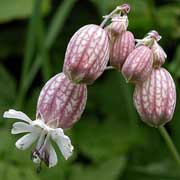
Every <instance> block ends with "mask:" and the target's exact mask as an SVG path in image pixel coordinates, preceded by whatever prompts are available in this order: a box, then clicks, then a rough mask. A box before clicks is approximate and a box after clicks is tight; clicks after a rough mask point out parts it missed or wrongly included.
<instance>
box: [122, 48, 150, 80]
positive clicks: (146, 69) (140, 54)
mask: <svg viewBox="0 0 180 180" xmlns="http://www.w3.org/2000/svg"><path fill="white" fill-rule="evenodd" d="M152 65H153V56H152V52H151V49H150V48H149V47H147V46H144V45H141V46H139V47H137V48H135V49H134V50H133V51H132V52H131V53H130V54H129V55H128V57H127V59H126V61H125V63H124V65H123V67H122V74H123V76H124V78H125V79H126V81H127V82H132V83H137V82H143V81H144V80H146V79H147V77H148V76H149V74H150V73H151V71H152Z"/></svg>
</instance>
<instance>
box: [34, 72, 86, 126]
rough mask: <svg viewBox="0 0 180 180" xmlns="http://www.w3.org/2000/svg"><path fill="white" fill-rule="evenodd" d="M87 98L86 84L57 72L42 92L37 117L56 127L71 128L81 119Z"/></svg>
mask: <svg viewBox="0 0 180 180" xmlns="http://www.w3.org/2000/svg"><path fill="white" fill-rule="evenodd" d="M86 100H87V88H86V85H83V84H82V85H79V84H78V85H76V84H73V83H72V82H71V81H70V80H69V79H68V78H67V77H66V76H65V75H64V74H63V73H60V74H57V75H56V76H54V77H53V78H51V79H50V80H49V81H48V82H47V83H46V84H45V86H44V87H43V89H42V91H41V93H40V96H39V99H38V103H37V113H36V119H43V120H44V122H45V124H47V125H49V126H52V127H55V128H57V127H60V128H63V129H64V128H69V127H71V126H72V125H73V124H74V123H75V122H76V121H77V120H79V118H80V116H81V114H82V113H83V111H84V108H85V105H86Z"/></svg>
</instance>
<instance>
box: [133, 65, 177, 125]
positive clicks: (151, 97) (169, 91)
mask: <svg viewBox="0 0 180 180" xmlns="http://www.w3.org/2000/svg"><path fill="white" fill-rule="evenodd" d="M134 105H135V107H136V109H137V111H138V113H139V115H140V117H141V119H142V120H143V121H144V122H145V123H147V124H148V125H150V126H154V127H158V126H161V125H164V124H165V123H167V122H169V121H170V120H171V119H172V117H173V114H174V109H175V106H176V87H175V83H174V81H173V79H172V77H171V75H170V73H169V72H168V71H167V70H166V69H164V68H155V69H153V71H152V73H151V74H150V76H149V77H148V79H147V80H146V81H144V82H143V83H140V84H137V85H136V87H135V91H134Z"/></svg>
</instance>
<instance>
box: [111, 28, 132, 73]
mask: <svg viewBox="0 0 180 180" xmlns="http://www.w3.org/2000/svg"><path fill="white" fill-rule="evenodd" d="M134 48H135V40H134V36H133V34H132V33H131V32H130V31H125V32H123V33H122V34H121V35H119V36H118V37H117V39H116V40H115V41H114V43H113V45H112V48H111V51H110V64H111V66H113V67H115V68H117V69H118V70H119V71H121V68H122V66H123V64H124V62H125V60H126V58H127V56H128V55H129V54H130V53H131V52H132V51H133V50H134Z"/></svg>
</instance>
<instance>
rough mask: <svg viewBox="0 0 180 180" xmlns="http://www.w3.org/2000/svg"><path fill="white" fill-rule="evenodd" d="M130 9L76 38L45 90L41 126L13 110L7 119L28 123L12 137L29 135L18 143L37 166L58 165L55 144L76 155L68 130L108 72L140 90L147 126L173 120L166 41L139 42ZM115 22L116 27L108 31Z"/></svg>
mask: <svg viewBox="0 0 180 180" xmlns="http://www.w3.org/2000/svg"><path fill="white" fill-rule="evenodd" d="M129 11H130V6H129V5H127V4H124V5H122V6H118V7H117V8H116V9H115V10H114V11H112V12H111V13H110V14H109V15H107V16H104V18H105V19H104V21H103V22H102V23H101V25H100V26H98V25H94V24H91V25H86V26H84V27H82V28H80V29H79V30H78V31H77V32H76V33H75V34H74V35H73V37H72V38H71V40H70V42H69V44H68V47H67V50H66V54H65V60H64V66H63V72H62V73H59V74H57V75H55V76H54V77H52V78H51V79H50V80H49V81H48V82H47V83H46V84H45V86H44V87H43V88H42V90H41V92H40V95H39V99H38V103H37V112H36V120H34V121H32V120H31V119H30V118H29V117H28V116H27V115H26V114H24V113H23V112H20V111H16V110H13V109H10V110H9V111H6V112H5V113H4V117H5V118H16V119H20V120H23V121H24V122H16V123H14V124H13V127H12V130H11V133H12V134H19V133H28V134H26V135H24V136H23V137H22V138H20V139H19V140H18V141H17V142H16V147H17V148H18V149H20V150H25V149H27V148H29V147H30V146H31V145H32V144H33V143H34V142H35V141H37V144H36V147H35V149H34V150H33V152H32V160H33V162H34V163H37V164H41V163H42V162H44V163H45V164H46V165H47V166H48V167H53V166H55V165H56V164H57V161H58V160H57V155H56V152H55V150H54V148H53V146H52V141H54V142H55V143H56V144H57V145H58V147H59V149H60V151H61V152H62V154H63V156H64V157H65V159H68V158H69V157H70V156H71V155H72V152H73V146H72V145H71V141H70V139H69V137H68V136H66V135H65V134H64V130H67V129H69V128H70V127H72V125H73V124H74V123H75V122H76V121H77V120H79V119H80V117H81V115H82V113H83V111H84V109H85V105H86V100H87V85H90V84H92V83H93V82H94V81H95V80H96V79H97V78H98V77H99V76H100V75H101V74H102V73H103V71H104V70H105V69H106V68H109V67H107V64H108V61H109V59H110V64H111V66H110V67H113V68H115V69H117V70H118V71H121V72H122V74H123V76H124V77H125V79H126V81H127V82H133V83H135V85H136V88H135V93H134V103H135V106H136V108H137V110H138V112H139V114H140V116H141V118H142V120H144V121H145V122H147V123H148V124H150V125H153V126H156V127H157V126H159V125H163V124H164V123H165V122H167V121H169V120H170V119H171V118H172V115H173V112H174V108H175V103H176V91H175V85H174V82H173V79H172V78H171V76H170V74H169V73H168V72H167V70H165V69H164V68H161V67H160V66H161V65H162V64H163V63H164V61H165V58H166V54H165V52H164V51H163V49H162V48H161V47H160V45H159V44H158V41H159V40H160V36H159V34H158V33H157V32H156V31H151V32H149V33H148V35H147V36H146V37H145V38H144V39H142V40H136V41H137V44H136V45H135V39H134V36H133V34H132V33H131V32H130V31H127V27H128V16H127V15H128V13H129ZM109 19H111V23H110V25H108V26H106V27H105V28H104V26H105V24H106V22H107V21H108V20H109Z"/></svg>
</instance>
